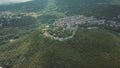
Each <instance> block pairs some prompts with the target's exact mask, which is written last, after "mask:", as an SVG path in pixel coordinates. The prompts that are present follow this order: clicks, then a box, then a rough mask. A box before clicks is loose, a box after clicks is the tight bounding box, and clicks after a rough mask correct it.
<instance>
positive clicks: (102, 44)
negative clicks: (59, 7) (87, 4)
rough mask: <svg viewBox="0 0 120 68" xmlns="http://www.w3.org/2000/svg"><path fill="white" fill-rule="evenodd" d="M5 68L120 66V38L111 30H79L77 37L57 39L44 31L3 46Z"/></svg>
mask: <svg viewBox="0 0 120 68" xmlns="http://www.w3.org/2000/svg"><path fill="white" fill-rule="evenodd" d="M0 65H1V66H3V67H5V68H119V67H120V38H119V37H117V36H116V35H114V34H113V33H111V32H109V31H107V30H100V29H94V30H87V29H79V30H78V31H77V32H76V35H75V37H74V38H73V39H69V40H67V41H63V42H60V41H57V40H54V39H50V38H48V37H45V36H43V35H42V32H41V31H40V30H36V31H34V32H33V33H31V34H29V35H27V36H25V37H23V38H21V39H19V40H16V41H14V42H11V43H8V44H6V45H2V46H0Z"/></svg>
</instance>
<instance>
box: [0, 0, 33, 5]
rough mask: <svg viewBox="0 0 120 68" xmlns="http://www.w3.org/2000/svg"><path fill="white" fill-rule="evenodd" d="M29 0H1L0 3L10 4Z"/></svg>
mask: <svg viewBox="0 0 120 68" xmlns="http://www.w3.org/2000/svg"><path fill="white" fill-rule="evenodd" d="M27 1H31V0H0V5H4V4H9V3H21V2H27Z"/></svg>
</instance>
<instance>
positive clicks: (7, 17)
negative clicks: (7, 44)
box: [0, 11, 40, 27]
mask: <svg viewBox="0 0 120 68" xmlns="http://www.w3.org/2000/svg"><path fill="white" fill-rule="evenodd" d="M27 16H30V17H34V18H37V17H38V16H40V14H37V13H35V12H31V13H13V12H7V11H6V12H0V27H2V26H3V25H4V24H10V23H11V20H12V19H14V20H19V19H22V18H24V17H27Z"/></svg>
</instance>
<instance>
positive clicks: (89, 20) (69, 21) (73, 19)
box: [53, 15, 105, 28]
mask: <svg viewBox="0 0 120 68" xmlns="http://www.w3.org/2000/svg"><path fill="white" fill-rule="evenodd" d="M102 24H105V20H97V19H96V18H95V17H94V16H91V17H86V16H83V15H78V16H69V17H65V18H63V19H62V20H60V21H55V22H54V23H53V25H54V26H61V27H63V26H66V27H67V28H71V27H74V26H76V25H102Z"/></svg>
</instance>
